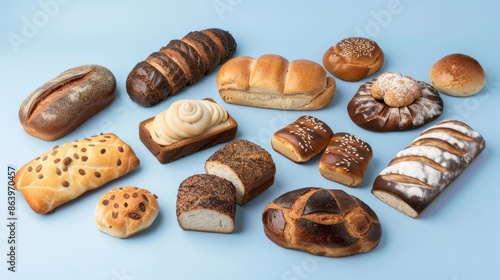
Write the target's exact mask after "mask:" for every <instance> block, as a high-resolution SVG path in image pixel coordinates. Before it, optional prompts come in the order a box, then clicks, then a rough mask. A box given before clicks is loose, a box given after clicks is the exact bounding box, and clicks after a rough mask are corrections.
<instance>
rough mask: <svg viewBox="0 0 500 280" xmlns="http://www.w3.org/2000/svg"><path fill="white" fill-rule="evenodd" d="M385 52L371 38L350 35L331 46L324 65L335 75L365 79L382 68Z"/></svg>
mask: <svg viewBox="0 0 500 280" xmlns="http://www.w3.org/2000/svg"><path fill="white" fill-rule="evenodd" d="M383 64H384V52H383V51H382V49H381V48H380V47H379V45H378V44H377V43H376V42H375V41H373V40H370V39H367V38H362V37H350V38H346V39H343V40H341V41H339V42H338V43H337V44H336V45H335V46H332V47H330V48H329V49H328V50H327V51H326V52H325V54H324V56H323V66H325V68H326V70H328V72H330V73H331V74H332V75H334V76H335V77H337V78H339V79H341V80H344V81H349V82H355V81H359V80H361V79H364V78H366V77H368V76H370V75H372V74H373V73H375V72H377V71H378V70H380V68H382V65H383Z"/></svg>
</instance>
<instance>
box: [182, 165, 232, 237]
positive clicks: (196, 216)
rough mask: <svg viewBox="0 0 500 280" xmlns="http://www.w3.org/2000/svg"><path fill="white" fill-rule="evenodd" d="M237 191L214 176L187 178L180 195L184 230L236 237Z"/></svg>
mask: <svg viewBox="0 0 500 280" xmlns="http://www.w3.org/2000/svg"><path fill="white" fill-rule="evenodd" d="M235 213H236V189H235V187H234V186H233V184H232V183H231V182H229V181H228V180H226V179H224V178H221V177H218V176H215V175H210V174H196V175H192V176H190V177H188V178H186V179H185V180H184V181H182V183H181V184H180V186H179V189H178V191H177V202H176V215H177V222H178V223H179V226H180V227H181V228H182V229H184V230H194V231H204V232H215V233H232V232H233V231H234V229H235V221H234V220H235Z"/></svg>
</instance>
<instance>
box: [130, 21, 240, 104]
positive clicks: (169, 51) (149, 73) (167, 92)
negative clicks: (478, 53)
mask: <svg viewBox="0 0 500 280" xmlns="http://www.w3.org/2000/svg"><path fill="white" fill-rule="evenodd" d="M236 47H237V44H236V41H235V40H234V38H233V36H232V35H231V34H230V33H229V32H227V31H224V30H221V29H217V28H210V29H205V30H202V31H193V32H190V33H188V34H187V35H186V36H185V37H184V38H182V39H181V40H172V41H170V42H169V43H168V44H167V45H166V46H164V47H162V48H161V49H160V50H159V51H158V52H153V53H152V54H150V55H149V56H148V57H147V58H146V59H145V60H144V61H141V62H139V63H137V65H136V66H135V67H134V69H132V71H131V72H130V74H129V75H128V77H127V82H126V87H127V92H128V94H129V96H130V98H131V99H132V100H134V101H135V102H137V103H138V104H139V105H142V106H145V107H149V106H153V105H155V104H157V103H160V102H161V101H163V100H165V99H166V98H167V97H168V96H171V95H174V94H176V93H177V92H179V91H181V90H182V89H184V88H185V87H186V86H188V85H192V84H193V83H195V82H196V81H198V80H199V79H201V77H203V76H204V75H206V74H208V73H209V72H211V71H212V70H214V69H215V67H216V66H217V65H219V64H221V63H223V62H225V61H226V60H228V59H229V58H230V57H232V56H233V55H234V53H235V52H236Z"/></svg>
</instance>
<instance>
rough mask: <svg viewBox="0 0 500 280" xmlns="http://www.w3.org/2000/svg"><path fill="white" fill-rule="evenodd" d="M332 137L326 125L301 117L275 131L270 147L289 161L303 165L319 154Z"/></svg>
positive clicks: (314, 119) (313, 119)
mask: <svg viewBox="0 0 500 280" xmlns="http://www.w3.org/2000/svg"><path fill="white" fill-rule="evenodd" d="M332 136H333V131H332V129H331V128H330V127H329V126H328V125H327V124H326V123H324V122H322V121H321V120H319V119H317V118H315V117H312V116H301V117H299V118H298V119H297V120H296V121H294V122H292V123H291V124H289V125H287V126H285V127H284V128H282V129H280V130H278V131H276V132H275V133H274V135H273V137H272V138H271V145H272V147H273V149H274V150H275V151H276V152H278V153H280V154H282V155H283V156H285V157H287V158H288V159H290V160H291V161H293V162H297V163H303V162H307V161H309V160H310V159H311V158H313V157H315V156H317V155H318V154H320V153H321V152H322V151H323V150H324V149H325V148H326V146H327V145H328V143H329V141H330V138H331V137H332Z"/></svg>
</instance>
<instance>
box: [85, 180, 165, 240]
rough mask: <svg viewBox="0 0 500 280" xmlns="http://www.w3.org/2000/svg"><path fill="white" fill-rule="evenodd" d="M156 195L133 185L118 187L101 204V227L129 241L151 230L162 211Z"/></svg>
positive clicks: (98, 216) (98, 215)
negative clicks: (131, 237) (130, 238)
mask: <svg viewBox="0 0 500 280" xmlns="http://www.w3.org/2000/svg"><path fill="white" fill-rule="evenodd" d="M156 198H157V197H156V195H154V194H152V193H151V192H149V191H148V190H145V189H141V188H138V187H133V186H126V187H119V188H114V189H112V190H110V191H108V192H107V193H105V194H104V195H103V196H102V197H101V198H100V199H99V202H98V203H97V206H96V209H95V221H96V226H97V228H98V229H99V230H100V231H102V232H105V233H107V234H109V235H112V236H115V237H118V238H128V237H130V236H132V235H135V234H136V233H139V232H141V231H143V230H145V229H147V228H149V227H150V226H151V225H152V224H153V222H154V220H155V219H156V216H157V215H158V212H159V211H160V208H159V205H158V201H157V200H156Z"/></svg>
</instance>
